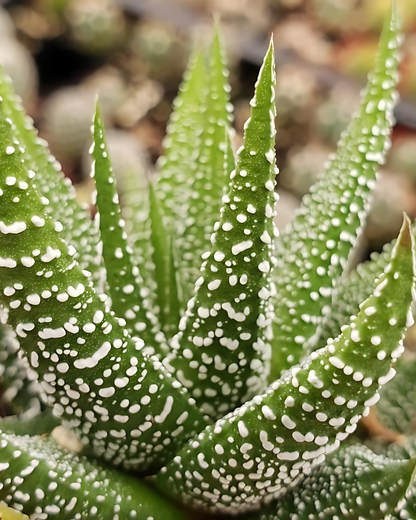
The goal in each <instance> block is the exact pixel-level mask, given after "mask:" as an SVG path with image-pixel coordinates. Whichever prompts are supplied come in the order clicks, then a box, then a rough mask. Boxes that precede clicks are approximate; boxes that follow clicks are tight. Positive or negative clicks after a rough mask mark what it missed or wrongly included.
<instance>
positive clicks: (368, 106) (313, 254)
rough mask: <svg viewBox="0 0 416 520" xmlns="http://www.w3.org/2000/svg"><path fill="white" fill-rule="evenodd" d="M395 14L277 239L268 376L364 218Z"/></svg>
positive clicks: (317, 315)
mask: <svg viewBox="0 0 416 520" xmlns="http://www.w3.org/2000/svg"><path fill="white" fill-rule="evenodd" d="M399 43H400V38H399V37H398V21H397V15H396V11H395V9H394V7H393V9H392V14H391V18H390V19H389V20H387V22H386V25H385V27H384V30H383V34H382V36H381V40H380V44H379V51H378V55H377V59H376V66H375V69H374V71H373V72H372V73H371V74H370V76H369V80H368V85H367V88H366V89H365V91H364V92H363V96H362V101H361V105H360V108H359V110H358V112H357V114H356V116H355V117H354V119H353V121H352V123H351V124H350V126H349V128H348V130H347V131H346V133H345V134H344V135H343V137H342V138H341V141H340V142H339V145H338V150H337V153H336V155H335V156H334V157H333V158H332V160H331V162H330V164H329V166H328V167H327V169H326V171H325V175H324V176H323V177H322V178H321V179H320V180H319V181H318V182H317V183H316V184H315V185H314V186H313V187H312V188H311V193H310V194H309V195H306V196H305V197H304V199H303V201H302V206H301V208H300V210H299V212H298V214H297V216H296V217H295V219H294V221H293V223H292V224H291V225H290V226H289V227H288V228H287V230H286V231H285V233H284V234H283V235H282V236H281V238H280V240H279V241H278V243H277V245H276V258H277V267H276V269H275V271H274V277H273V281H274V284H275V286H276V295H275V297H274V298H273V302H274V306H275V317H274V320H273V335H274V339H273V343H272V369H271V378H270V379H271V380H273V379H274V378H276V377H279V375H280V373H281V371H283V370H286V369H288V368H290V366H292V365H293V364H296V363H297V362H299V360H300V359H302V357H303V356H304V355H305V350H304V348H303V346H304V345H305V344H306V342H307V341H308V339H309V338H310V337H311V336H312V335H313V334H314V333H315V331H316V327H317V325H318V324H319V323H320V321H321V320H322V315H323V314H325V313H326V312H327V310H328V306H329V305H330V302H331V295H332V288H333V285H334V283H335V281H336V279H337V278H338V277H339V276H340V275H341V273H342V272H343V270H344V269H345V267H346V266H347V261H348V258H349V255H350V252H351V248H352V247H353V246H354V244H355V243H356V240H357V236H358V235H359V234H360V232H361V229H362V227H363V225H364V223H365V218H366V214H367V212H368V209H369V204H368V202H369V194H370V190H371V188H372V187H373V185H374V181H375V178H376V171H377V169H378V168H379V165H380V164H383V163H384V159H385V152H386V150H387V149H388V148H389V143H390V141H389V135H390V131H391V126H392V123H393V107H394V102H395V100H396V93H395V87H396V83H397V65H398V47H399Z"/></svg>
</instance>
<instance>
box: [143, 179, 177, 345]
mask: <svg viewBox="0 0 416 520" xmlns="http://www.w3.org/2000/svg"><path fill="white" fill-rule="evenodd" d="M149 200H150V212H149V218H150V221H151V238H150V240H151V246H152V251H153V264H154V266H155V271H154V273H155V278H156V283H157V303H158V307H159V316H160V321H161V323H162V327H163V330H164V331H165V332H166V334H167V336H168V337H169V338H170V337H171V336H173V334H175V332H176V330H177V328H178V323H179V319H180V306H179V299H178V287H177V285H176V284H174V283H172V280H174V279H175V275H176V272H175V263H174V262H173V259H172V242H173V240H174V239H173V235H169V233H167V232H166V227H165V225H164V223H163V213H162V208H161V207H160V203H159V201H158V198H157V197H156V194H155V191H154V187H153V185H152V184H149Z"/></svg>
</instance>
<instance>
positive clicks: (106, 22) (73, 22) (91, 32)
mask: <svg viewBox="0 0 416 520" xmlns="http://www.w3.org/2000/svg"><path fill="white" fill-rule="evenodd" d="M64 17H65V20H66V22H67V24H68V33H69V38H70V40H71V41H72V43H73V44H74V45H75V46H77V47H78V48H79V49H80V50H81V51H83V52H85V53H90V54H98V55H100V54H105V53H108V52H111V51H114V50H116V49H118V48H120V46H121V45H123V43H124V39H125V30H126V22H125V19H124V15H123V12H122V11H121V9H120V8H119V6H118V5H117V2H114V0H69V2H68V3H67V5H66V6H65V10H64Z"/></svg>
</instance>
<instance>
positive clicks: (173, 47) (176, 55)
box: [130, 20, 189, 81]
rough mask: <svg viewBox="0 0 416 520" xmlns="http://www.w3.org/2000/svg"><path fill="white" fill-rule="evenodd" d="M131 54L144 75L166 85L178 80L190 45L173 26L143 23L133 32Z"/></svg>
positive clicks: (149, 22)
mask: <svg viewBox="0 0 416 520" xmlns="http://www.w3.org/2000/svg"><path fill="white" fill-rule="evenodd" d="M130 50H131V52H132V54H133V56H136V57H137V58H138V59H139V60H140V62H141V65H142V67H143V72H144V73H145V74H146V75H148V76H149V77H150V78H153V79H157V80H160V81H165V80H169V79H170V80H172V79H177V78H180V77H181V71H182V70H183V67H184V64H185V63H186V57H187V55H188V50H189V43H188V41H187V38H186V36H185V35H184V34H181V33H180V32H179V31H178V30H176V29H175V28H174V27H172V25H169V24H167V23H162V22H156V21H149V20H143V21H141V22H139V23H138V24H136V26H135V27H134V29H133V33H132V38H131V42H130Z"/></svg>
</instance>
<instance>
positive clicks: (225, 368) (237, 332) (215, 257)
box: [170, 45, 275, 418]
mask: <svg viewBox="0 0 416 520" xmlns="http://www.w3.org/2000/svg"><path fill="white" fill-rule="evenodd" d="M273 52H274V50H273V46H272V45H271V46H270V48H269V50H268V53H267V55H266V57H265V60H264V63H263V66H262V69H261V71H260V75H259V80H258V84H257V88H256V92H255V96H254V98H253V100H252V115H251V119H250V120H249V122H248V124H247V127H246V132H245V138H244V139H245V140H244V147H242V148H241V149H240V151H239V158H238V163H237V168H236V170H235V171H234V172H233V173H232V175H231V183H230V191H229V192H228V194H227V195H225V196H224V198H223V207H222V209H221V213H220V217H221V218H220V220H219V222H217V223H216V224H215V226H214V234H213V236H212V238H211V242H212V246H211V251H208V252H206V253H204V255H203V259H204V263H203V264H202V267H201V271H200V278H199V279H198V280H197V282H196V285H195V291H196V293H195V297H194V298H192V299H191V300H190V301H189V303H188V308H187V311H186V315H185V317H184V318H183V319H182V320H181V323H180V325H179V329H180V333H179V334H178V335H177V337H176V338H174V340H173V341H172V347H173V348H174V349H176V351H175V352H174V353H173V354H172V356H173V358H172V359H171V360H170V364H171V365H172V366H173V369H174V371H175V374H176V377H178V378H179V379H180V381H181V382H183V384H184V385H185V386H187V387H188V388H189V390H190V392H191V395H193V396H194V397H195V399H196V400H197V402H198V404H199V405H200V406H201V408H202V409H203V410H204V411H205V412H206V413H208V414H209V415H211V416H212V417H214V418H217V417H219V416H221V415H223V414H224V413H225V412H227V411H228V410H230V409H232V408H233V407H235V406H236V405H238V404H239V403H241V402H243V401H244V400H245V399H247V398H248V397H251V396H253V395H254V394H255V393H256V392H258V391H259V390H260V389H262V388H263V387H264V380H265V376H266V375H267V371H268V362H269V346H268V343H267V341H268V340H267V332H268V327H269V326H270V316H269V313H270V309H269V307H268V300H269V296H270V290H271V289H270V284H269V277H270V269H271V264H270V262H271V251H272V247H273V246H272V237H273V235H274V224H273V209H272V208H273V205H274V201H275V196H274V183H275V154H274V135H275V130H274V117H275V108H274V101H273V96H272V93H273V88H274V86H273V85H274V80H275V74H274V55H273Z"/></svg>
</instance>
